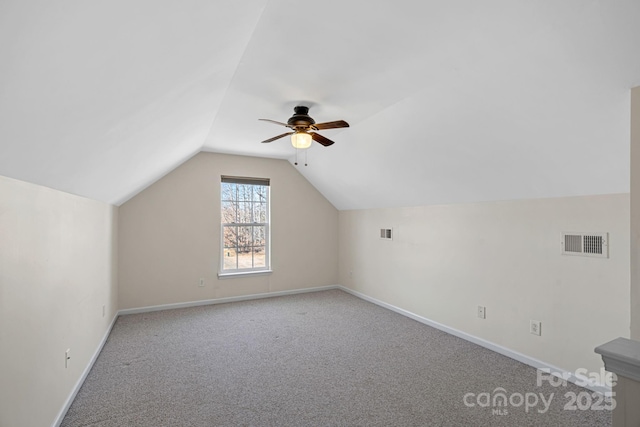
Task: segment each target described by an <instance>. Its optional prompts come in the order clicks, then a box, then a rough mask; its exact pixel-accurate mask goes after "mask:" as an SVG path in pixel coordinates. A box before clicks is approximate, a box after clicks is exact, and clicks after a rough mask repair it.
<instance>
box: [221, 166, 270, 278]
mask: <svg viewBox="0 0 640 427" xmlns="http://www.w3.org/2000/svg"><path fill="white" fill-rule="evenodd" d="M225 178H226V177H223V179H222V183H221V200H220V202H221V223H222V235H223V245H222V246H223V247H222V249H223V262H222V270H223V271H230V270H261V269H267V268H268V253H267V252H268V241H267V240H268V225H269V223H268V221H269V182H268V180H262V181H260V180H258V179H253V178H226V179H225Z"/></svg>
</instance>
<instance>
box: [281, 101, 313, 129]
mask: <svg viewBox="0 0 640 427" xmlns="http://www.w3.org/2000/svg"><path fill="white" fill-rule="evenodd" d="M293 111H294V112H295V114H294V115H293V116H291V118H290V119H289V120H287V125H289V126H291V127H294V128H296V129H297V130H304V129H307V128H308V127H309V126H311V125H313V124H314V123H315V122H316V121H315V120H313V119H312V118H311V117H310V116H309V107H305V106H303V105H299V106H297V107H295V108H294V109H293Z"/></svg>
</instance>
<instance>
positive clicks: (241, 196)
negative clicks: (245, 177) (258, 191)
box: [236, 184, 253, 202]
mask: <svg viewBox="0 0 640 427" xmlns="http://www.w3.org/2000/svg"><path fill="white" fill-rule="evenodd" d="M236 185H237V186H238V201H241V202H250V201H251V200H252V199H253V185H247V184H236Z"/></svg>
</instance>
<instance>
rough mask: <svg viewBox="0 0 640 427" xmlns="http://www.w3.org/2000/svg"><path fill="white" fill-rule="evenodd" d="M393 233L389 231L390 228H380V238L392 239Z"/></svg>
mask: <svg viewBox="0 0 640 427" xmlns="http://www.w3.org/2000/svg"><path fill="white" fill-rule="evenodd" d="M392 236H393V234H392V233H391V228H381V229H380V238H381V239H385V240H393V238H392Z"/></svg>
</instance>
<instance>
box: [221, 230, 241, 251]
mask: <svg viewBox="0 0 640 427" xmlns="http://www.w3.org/2000/svg"><path fill="white" fill-rule="evenodd" d="M237 245H238V227H235V226H225V227H224V247H225V248H235V247H236V246H237Z"/></svg>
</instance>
